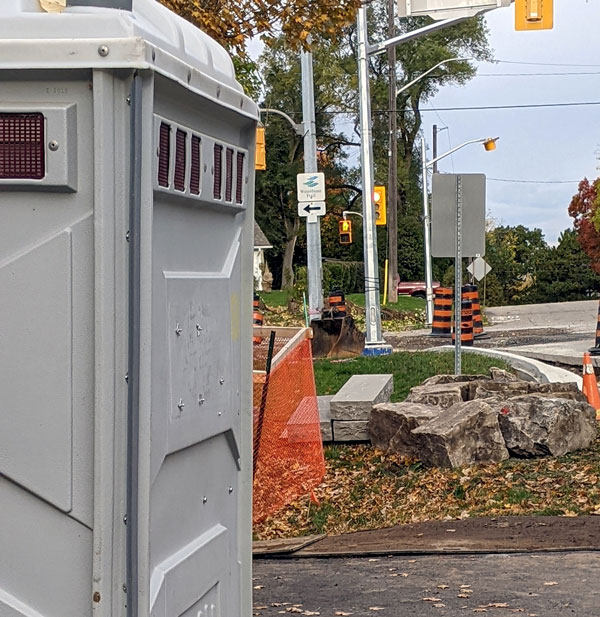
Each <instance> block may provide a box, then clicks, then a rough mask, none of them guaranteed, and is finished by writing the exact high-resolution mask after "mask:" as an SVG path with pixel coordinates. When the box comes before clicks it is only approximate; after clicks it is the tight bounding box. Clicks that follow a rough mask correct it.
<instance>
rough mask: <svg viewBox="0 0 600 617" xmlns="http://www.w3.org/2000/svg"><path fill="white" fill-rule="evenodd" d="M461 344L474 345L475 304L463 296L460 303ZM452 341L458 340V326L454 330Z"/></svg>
mask: <svg viewBox="0 0 600 617" xmlns="http://www.w3.org/2000/svg"><path fill="white" fill-rule="evenodd" d="M460 309H461V310H460V315H461V318H460V344H461V345H464V346H465V347H472V346H473V304H472V303H471V300H469V299H466V298H463V300H462V302H461V305H460ZM452 341H453V342H456V328H454V331H453V332H452Z"/></svg>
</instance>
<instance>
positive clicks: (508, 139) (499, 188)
mask: <svg viewBox="0 0 600 617" xmlns="http://www.w3.org/2000/svg"><path fill="white" fill-rule="evenodd" d="M486 20H487V23H488V27H489V42H490V46H491V48H492V49H493V53H494V58H495V59H496V60H501V61H502V62H498V63H493V64H492V63H478V74H477V77H475V78H474V79H473V80H471V81H470V82H468V83H467V84H466V85H464V86H460V87H457V86H448V87H445V88H442V89H441V90H440V92H439V93H438V94H437V95H436V96H435V97H434V98H433V99H431V101H430V102H429V103H426V104H425V105H423V107H422V108H423V111H424V113H423V117H424V130H425V135H426V139H427V141H428V143H429V150H428V158H431V141H432V125H433V124H437V125H438V127H439V128H441V127H448V129H447V130H444V131H442V132H441V133H440V134H439V135H438V153H440V154H442V153H444V152H446V151H448V150H449V149H450V148H452V147H455V146H458V145H460V144H462V143H464V142H465V141H468V140H470V139H477V138H481V137H500V139H499V141H498V143H497V150H495V151H494V152H485V151H484V149H483V147H482V146H481V145H479V144H474V145H469V146H466V147H465V148H463V149H461V150H459V151H458V152H457V153H455V154H453V155H452V156H448V157H446V158H445V159H443V160H442V161H440V163H439V171H441V172H447V173H485V174H486V176H487V179H488V181H487V211H488V216H490V217H492V218H493V219H494V220H495V221H496V222H497V223H499V224H504V225H525V226H526V227H529V228H540V229H541V230H542V231H543V232H544V236H545V238H546V241H547V242H548V243H550V244H555V243H556V241H557V238H558V236H559V234H560V232H561V231H563V230H564V229H566V228H570V227H572V219H571V218H570V217H569V215H568V212H567V207H568V205H569V202H570V200H571V197H572V196H573V194H574V193H575V192H576V191H577V184H578V181H579V180H581V179H582V178H583V177H584V176H585V177H588V178H596V177H597V176H599V175H600V171H599V170H598V166H600V161H599V160H597V159H598V157H599V156H600V104H599V105H589V106H571V107H542V108H529V109H486V110H461V111H447V109H448V108H455V107H490V106H503V105H532V104H533V105H536V104H555V103H572V102H590V101H592V102H594V101H595V102H599V103H600V45H599V44H598V32H599V31H600V0H554V28H553V29H552V30H548V31H538V32H516V31H515V29H514V7H510V8H502V9H497V10H494V11H491V12H489V13H488V14H487V16H486ZM517 63H518V64H517ZM525 63H528V64H525ZM523 73H526V74H529V75H517V74H523ZM531 73H535V75H531ZM540 73H543V74H544V75H539V74H540ZM549 73H568V74H567V75H550V74H549ZM506 74H511V75H509V76H506ZM497 180H511V182H499V181H497ZM515 180H521V181H526V182H514V181H515ZM532 181H543V182H544V183H539V184H538V183H533V182H532ZM557 181H558V182H564V183H561V184H554V183H552V184H550V183H547V182H557Z"/></svg>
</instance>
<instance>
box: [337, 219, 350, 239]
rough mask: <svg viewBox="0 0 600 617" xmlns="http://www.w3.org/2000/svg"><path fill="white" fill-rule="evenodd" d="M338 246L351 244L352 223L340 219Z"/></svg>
mask: <svg viewBox="0 0 600 617" xmlns="http://www.w3.org/2000/svg"><path fill="white" fill-rule="evenodd" d="M339 234H340V244H352V222H351V221H349V220H348V219H342V220H341V221H340V223H339Z"/></svg>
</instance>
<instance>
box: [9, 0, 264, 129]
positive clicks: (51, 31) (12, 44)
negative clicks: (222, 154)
mask: <svg viewBox="0 0 600 617" xmlns="http://www.w3.org/2000/svg"><path fill="white" fill-rule="evenodd" d="M67 4H68V5H71V4H95V5H100V6H66V7H65V8H64V10H62V11H60V12H51V13H48V12H47V11H46V10H44V9H43V8H42V3H41V0H10V1H6V0H5V1H3V2H0V69H10V68H16V69H17V68H18V69H23V68H32V69H35V68H41V69H50V68H59V69H65V68H103V67H104V68H111V69H115V68H136V69H151V70H154V71H156V72H157V73H160V74H162V75H164V76H166V77H168V78H170V79H173V80H175V81H178V82H180V83H181V84H182V85H184V86H185V87H186V88H188V89H190V90H193V91H196V92H197V93H198V94H200V95H201V96H203V97H205V98H210V99H213V100H215V101H218V102H219V104H220V105H225V106H227V107H230V108H232V109H235V110H236V111H237V112H239V113H242V114H244V115H248V116H251V117H253V118H256V117H258V107H257V105H256V104H255V103H254V102H253V101H252V100H251V99H250V98H249V97H247V96H246V95H245V94H244V93H243V90H242V88H241V86H240V85H239V83H238V82H237V81H236V78H235V70H234V67H233V63H232V61H231V58H230V57H229V54H228V53H227V51H226V50H225V49H224V48H223V47H222V46H221V45H219V44H218V43H217V42H215V41H214V40H212V39H211V38H210V37H209V36H208V35H207V34H205V33H204V32H202V31H201V30H199V29H198V28H196V27H195V26H193V25H192V24H190V23H189V22H187V21H186V20H185V19H183V18H182V17H180V16H179V15H176V14H175V13H173V12H172V11H170V10H169V9H167V8H166V7H164V6H163V5H161V4H160V3H159V2H158V1H157V0H112V2H111V1H109V0H67ZM107 4H112V5H113V6H114V5H120V6H126V5H128V4H131V5H132V10H126V9H116V8H109V7H107V6H106V5H107ZM40 49H42V50H43V53H40Z"/></svg>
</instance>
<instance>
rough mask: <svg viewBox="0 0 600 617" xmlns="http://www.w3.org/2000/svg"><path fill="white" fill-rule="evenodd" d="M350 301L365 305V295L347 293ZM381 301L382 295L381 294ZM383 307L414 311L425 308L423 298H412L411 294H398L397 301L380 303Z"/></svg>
mask: <svg viewBox="0 0 600 617" xmlns="http://www.w3.org/2000/svg"><path fill="white" fill-rule="evenodd" d="M346 298H347V299H348V300H350V302H352V303H353V304H356V305H357V306H362V307H363V308H364V306H365V295H364V294H348V295H347V296H346ZM381 299H382V301H383V296H381ZM381 306H382V307H383V308H389V309H394V310H396V311H416V310H418V309H422V310H425V300H422V299H421V298H412V297H411V296H398V302H394V303H390V302H388V303H387V304H385V305H383V304H382V305H381Z"/></svg>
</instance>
